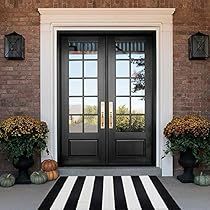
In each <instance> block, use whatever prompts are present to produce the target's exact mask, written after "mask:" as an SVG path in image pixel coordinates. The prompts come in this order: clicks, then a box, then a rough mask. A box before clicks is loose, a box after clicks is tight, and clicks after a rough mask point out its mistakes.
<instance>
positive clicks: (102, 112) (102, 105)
mask: <svg viewBox="0 0 210 210" xmlns="http://www.w3.org/2000/svg"><path fill="white" fill-rule="evenodd" d="M101 129H105V102H104V101H102V102H101Z"/></svg>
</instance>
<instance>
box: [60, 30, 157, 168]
mask: <svg viewBox="0 0 210 210" xmlns="http://www.w3.org/2000/svg"><path fill="white" fill-rule="evenodd" d="M57 35H58V39H57V46H58V47H57V61H58V62H57V75H58V77H57V78H58V80H57V82H58V86H57V88H58V96H57V98H58V101H57V107H58V112H57V113H58V123H57V125H58V126H57V129H58V133H57V135H58V146H57V148H58V149H57V153H58V163H59V166H63V165H62V164H61V145H62V126H61V123H60V122H61V117H62V107H61V103H59V102H60V101H61V92H62V91H61V90H62V84H61V74H60V72H61V62H62V59H61V37H65V36H84V35H85V36H109V35H112V36H117V35H120V36H129V35H130V36H138V35H141V36H144V35H146V36H148V35H149V36H151V39H152V61H153V62H152V71H153V75H152V80H153V85H152V92H153V95H152V101H153V105H152V163H151V164H149V165H152V166H155V164H156V32H155V31H123V32H120V31H59V32H58V34H57ZM106 53H107V52H106ZM105 65H106V66H105V68H107V65H108V63H106V64H105ZM107 94H108V91H107ZM105 98H108V96H105ZM106 110H108V103H106ZM106 123H107V125H106V127H107V126H108V115H107V116H106ZM107 137H108V129H106V137H105V138H107ZM106 142H108V141H106ZM105 148H106V149H105V153H106V155H108V146H107V145H106V147H105ZM107 161H108V160H106V162H105V165H107ZM111 165H112V166H113V165H114V164H111ZM116 165H120V164H116ZM133 165H139V164H133ZM99 166H102V164H100V165H99ZM123 166H125V165H123ZM87 167H88V166H87Z"/></svg>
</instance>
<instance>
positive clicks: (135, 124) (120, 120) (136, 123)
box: [116, 105, 145, 132]
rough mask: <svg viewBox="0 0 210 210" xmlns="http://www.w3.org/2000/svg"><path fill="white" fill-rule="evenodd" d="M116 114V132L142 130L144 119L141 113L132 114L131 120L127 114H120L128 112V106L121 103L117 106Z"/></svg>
mask: <svg viewBox="0 0 210 210" xmlns="http://www.w3.org/2000/svg"><path fill="white" fill-rule="evenodd" d="M117 113H118V114H120V115H117V116H116V130H117V131H118V132H141V131H143V130H144V127H145V121H144V116H142V115H132V117H131V120H130V116H129V115H122V114H127V113H129V110H128V108H127V107H126V106H125V105H123V106H119V107H118V109H117Z"/></svg>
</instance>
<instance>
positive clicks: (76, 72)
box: [69, 61, 82, 77]
mask: <svg viewBox="0 0 210 210" xmlns="http://www.w3.org/2000/svg"><path fill="white" fill-rule="evenodd" d="M69 77H82V61H69Z"/></svg>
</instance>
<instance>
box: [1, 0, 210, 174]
mask: <svg viewBox="0 0 210 210" xmlns="http://www.w3.org/2000/svg"><path fill="white" fill-rule="evenodd" d="M39 7H174V8H176V12H175V14H174V115H182V114H188V113H196V114H201V115H203V116H206V117H208V118H210V59H208V60H206V61H189V59H188V44H187V39H188V37H189V35H191V34H193V33H195V32H197V31H201V32H204V33H207V34H209V35H210V0H196V1H194V0H1V4H0V119H3V118H6V117H8V116H11V115H17V114H28V115H32V116H34V117H39V113H40V99H39V98H40V91H39V89H40V82H39V74H40V72H39V67H40V66H39V60H40V55H39V50H40V48H39V42H40V40H39V36H40V32H39V20H40V19H39V14H38V12H37V8H39ZM13 31H16V32H18V33H20V34H22V35H23V36H24V37H25V40H26V59H25V60H24V61H7V60H6V59H5V58H4V55H3V52H4V47H3V44H4V42H3V38H4V35H5V34H8V33H11V32H13ZM5 159H6V158H5V156H4V155H0V171H3V170H11V169H12V166H11V164H10V163H8V162H7V161H6V160H5ZM175 168H176V169H179V167H178V165H177V160H176V159H175Z"/></svg>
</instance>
